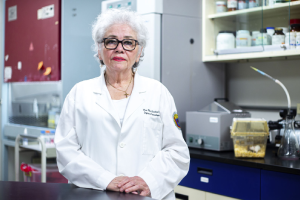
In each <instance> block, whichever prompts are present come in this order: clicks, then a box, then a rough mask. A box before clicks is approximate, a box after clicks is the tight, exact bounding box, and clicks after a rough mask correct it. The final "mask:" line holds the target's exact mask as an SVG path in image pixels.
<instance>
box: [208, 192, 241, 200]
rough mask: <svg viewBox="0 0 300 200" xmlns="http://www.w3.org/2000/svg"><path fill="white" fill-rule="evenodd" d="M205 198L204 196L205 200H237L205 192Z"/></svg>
mask: <svg viewBox="0 0 300 200" xmlns="http://www.w3.org/2000/svg"><path fill="white" fill-rule="evenodd" d="M205 196H206V198H205V199H206V200H238V199H235V198H231V197H226V196H222V195H218V194H213V193H209V192H206V194H205Z"/></svg>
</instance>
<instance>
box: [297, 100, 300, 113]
mask: <svg viewBox="0 0 300 200" xmlns="http://www.w3.org/2000/svg"><path fill="white" fill-rule="evenodd" d="M297 115H300V103H298V104H297Z"/></svg>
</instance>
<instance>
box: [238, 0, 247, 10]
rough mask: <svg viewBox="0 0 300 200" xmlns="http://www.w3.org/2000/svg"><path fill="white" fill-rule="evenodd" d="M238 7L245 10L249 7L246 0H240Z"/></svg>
mask: <svg viewBox="0 0 300 200" xmlns="http://www.w3.org/2000/svg"><path fill="white" fill-rule="evenodd" d="M238 8H239V10H243V9H246V8H247V3H246V0H238Z"/></svg>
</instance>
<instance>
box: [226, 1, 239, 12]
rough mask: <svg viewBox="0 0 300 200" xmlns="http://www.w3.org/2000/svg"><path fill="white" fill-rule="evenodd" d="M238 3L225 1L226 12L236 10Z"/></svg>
mask: <svg viewBox="0 0 300 200" xmlns="http://www.w3.org/2000/svg"><path fill="white" fill-rule="evenodd" d="M237 6H238V1H237V0H228V1H227V11H229V12H230V11H235V10H237Z"/></svg>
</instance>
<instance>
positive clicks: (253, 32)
mask: <svg viewBox="0 0 300 200" xmlns="http://www.w3.org/2000/svg"><path fill="white" fill-rule="evenodd" d="M258 34H259V31H252V37H251V46H256V44H255V43H256V38H257V35H258Z"/></svg>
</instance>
